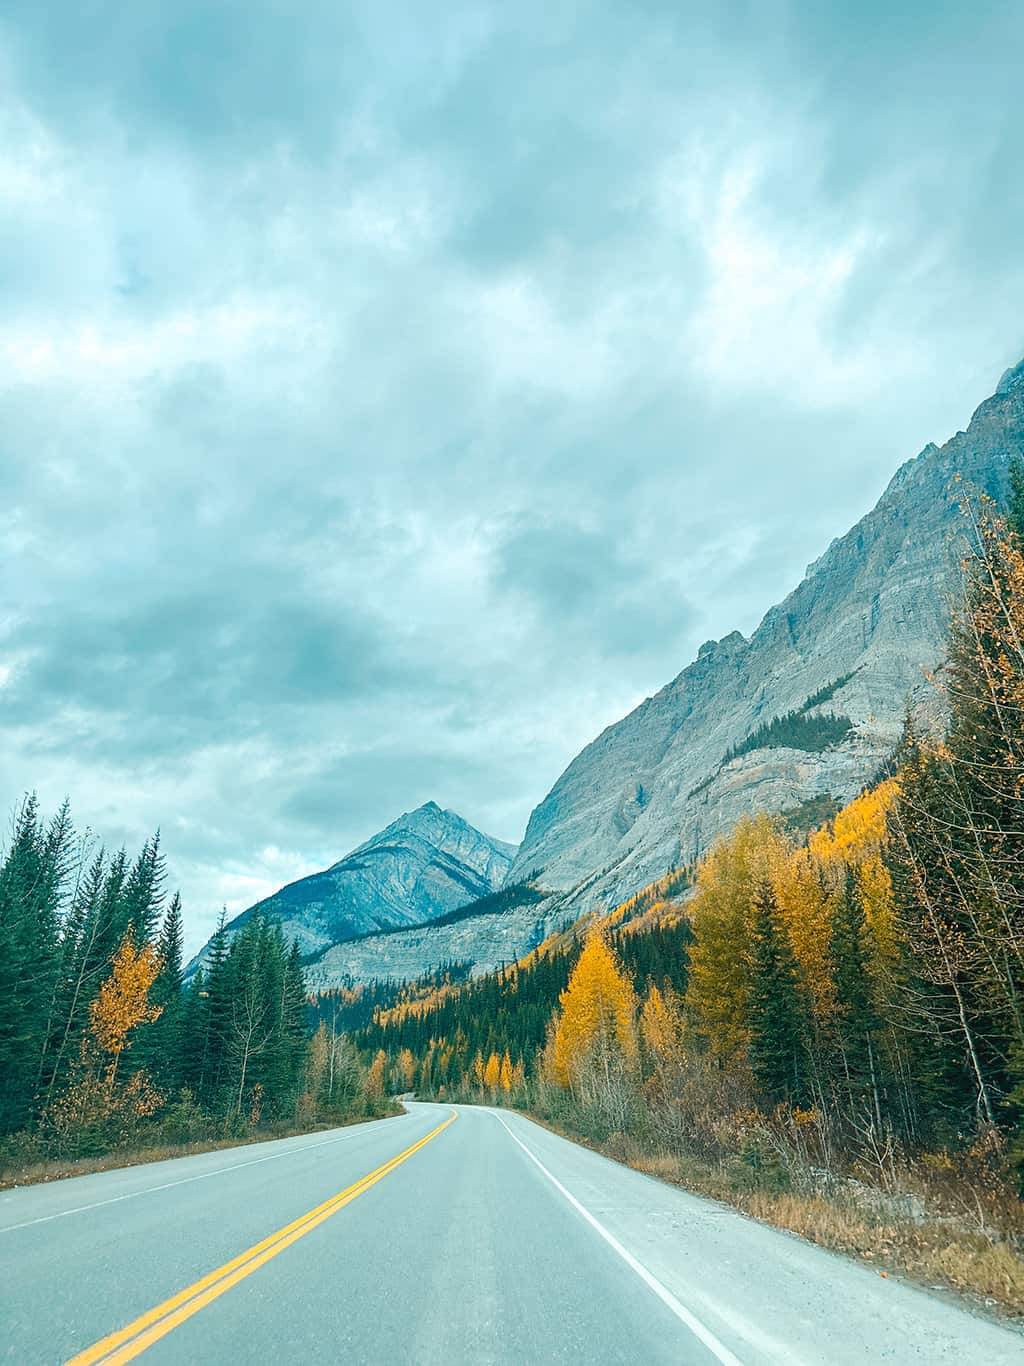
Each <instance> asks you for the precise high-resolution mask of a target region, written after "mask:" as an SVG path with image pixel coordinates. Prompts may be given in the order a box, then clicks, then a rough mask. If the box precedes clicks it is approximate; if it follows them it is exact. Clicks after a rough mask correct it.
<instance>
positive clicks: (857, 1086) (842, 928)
mask: <svg viewBox="0 0 1024 1366" xmlns="http://www.w3.org/2000/svg"><path fill="white" fill-rule="evenodd" d="M866 935H867V920H866V917H865V914H864V906H863V902H862V900H861V895H860V888H859V886H858V883H857V874H856V872H855V870H854V869H853V868H852V867H849V866H847V868H846V870H845V875H844V878H843V886H842V892H841V895H840V896H839V897H838V898H837V899H836V901H835V906H834V910H833V914H832V934H831V943H830V956H831V960H832V981H833V986H834V992H835V1002H836V1022H835V1030H836V1037H837V1044H838V1052H839V1058H840V1063H841V1067H842V1074H843V1077H844V1080H845V1090H846V1093H847V1098H848V1101H849V1103H850V1105H851V1107H852V1108H853V1109H854V1110H855V1111H856V1112H857V1117H858V1118H859V1117H860V1112H861V1111H862V1110H863V1108H864V1105H865V1102H867V1103H868V1104H869V1106H870V1113H871V1115H872V1118H873V1121H874V1123H875V1124H876V1125H877V1126H878V1128H879V1129H881V1127H882V1124H883V1120H882V1106H881V1095H880V1079H879V1066H880V1060H879V1051H878V1029H879V1020H878V1016H877V1013H876V1010H875V1005H874V1000H873V996H872V984H871V977H870V974H869V970H868V956H869V954H868V949H867V946H866V942H865V941H866Z"/></svg>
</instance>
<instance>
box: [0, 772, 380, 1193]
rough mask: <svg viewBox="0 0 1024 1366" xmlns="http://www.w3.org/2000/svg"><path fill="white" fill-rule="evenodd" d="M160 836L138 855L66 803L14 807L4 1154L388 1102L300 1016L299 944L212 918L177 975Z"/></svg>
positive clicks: (260, 928) (229, 1134)
mask: <svg viewBox="0 0 1024 1366" xmlns="http://www.w3.org/2000/svg"><path fill="white" fill-rule="evenodd" d="M165 882H166V872H165V867H164V859H163V856H162V854H161V851H160V841H159V836H154V837H153V838H152V839H150V840H148V841H146V843H145V844H144V846H143V848H142V849H141V850H140V851H139V853H138V855H137V856H136V857H135V858H134V859H130V858H129V857H128V855H127V853H126V851H125V850H123V849H121V850H118V851H116V852H114V853H109V852H108V851H106V850H105V849H103V848H97V847H95V842H94V840H93V839H92V838H91V837H90V836H89V835H88V834H82V835H79V834H77V833H76V831H75V828H74V825H73V823H72V819H71V813H70V809H69V807H68V805H67V804H65V805H64V806H62V807H61V809H60V810H59V811H58V812H57V813H56V814H55V815H54V816H52V817H50V818H49V819H46V818H44V817H43V816H42V815H41V813H40V811H39V807H38V802H37V801H36V798H35V797H34V796H29V797H27V798H26V799H25V800H24V802H23V803H22V805H21V806H20V808H19V809H18V810H17V811H16V812H15V813H14V816H13V817H12V822H11V835H10V840H9V844H8V847H7V851H6V854H5V856H4V858H3V860H2V862H0V1163H2V1166H3V1168H4V1171H5V1172H7V1170H8V1169H10V1170H11V1171H14V1172H18V1171H23V1170H25V1169H26V1168H27V1167H30V1166H31V1164H32V1163H33V1162H37V1163H46V1162H47V1161H51V1162H52V1161H55V1160H56V1161H65V1162H66V1161H68V1160H81V1159H85V1158H89V1157H93V1156H95V1155H97V1154H101V1153H105V1152H108V1151H111V1150H116V1151H122V1152H123V1151H128V1150H133V1149H138V1148H146V1149H149V1148H162V1147H168V1148H174V1147H176V1146H180V1145H186V1146H187V1145H194V1144H197V1143H203V1142H211V1141H230V1140H234V1141H241V1140H243V1139H245V1138H248V1137H251V1136H253V1135H256V1134H270V1133H280V1132H287V1131H288V1130H289V1129H292V1128H308V1127H310V1126H311V1125H314V1124H317V1123H321V1122H326V1121H332V1122H341V1121H344V1120H346V1119H348V1118H352V1117H358V1116H361V1115H364V1114H375V1113H383V1112H385V1111H386V1110H388V1109H389V1107H388V1103H387V1102H386V1101H385V1099H384V1096H383V1091H382V1088H381V1087H380V1085H377V1086H376V1088H375V1086H374V1082H373V1078H371V1077H369V1076H368V1075H367V1072H366V1069H365V1068H364V1067H363V1066H362V1065H361V1062H360V1060H359V1057H358V1055H357V1054H356V1052H355V1049H354V1048H353V1046H352V1044H351V1042H350V1040H349V1039H348V1037H347V1035H346V1034H345V1033H344V1032H343V1031H340V1030H338V1031H335V1030H332V1029H329V1028H328V1026H327V1023H326V1022H325V1021H321V1022H319V1024H318V1025H317V1027H316V1028H313V1029H311V1028H310V1022H309V1019H308V1003H307V993H306V986H305V982H304V979H303V974H302V966H301V963H300V960H299V952H298V948H297V946H296V945H288V944H286V943H285V942H284V939H283V938H282V935H281V930H280V927H279V926H277V925H276V924H273V923H272V922H270V921H268V920H266V919H262V918H260V917H254V918H253V919H251V920H250V921H248V922H247V923H246V924H245V926H244V927H243V928H242V929H241V930H240V931H239V932H238V933H237V934H236V935H234V936H233V937H232V938H231V939H230V942H229V938H228V934H227V931H226V930H225V928H224V923H223V917H222V920H221V924H220V928H219V929H218V931H217V934H216V936H215V937H214V939H213V941H212V944H211V946H210V952H209V955H208V958H207V961H206V963H205V965H204V966H203V967H202V968H200V969H199V970H198V971H197V972H195V973H194V974H193V975H192V976H191V978H190V979H189V980H187V981H186V980H185V973H184V967H183V962H182V906H181V899H180V897H179V896H178V895H176V894H175V895H174V896H172V897H171V898H170V899H169V900H168V899H167V896H166V891H165Z"/></svg>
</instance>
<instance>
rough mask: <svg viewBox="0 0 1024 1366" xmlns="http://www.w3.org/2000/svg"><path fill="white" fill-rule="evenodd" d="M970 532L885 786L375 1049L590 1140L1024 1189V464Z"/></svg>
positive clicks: (709, 866)
mask: <svg viewBox="0 0 1024 1366" xmlns="http://www.w3.org/2000/svg"><path fill="white" fill-rule="evenodd" d="M963 515H964V531H965V538H964V539H965V543H966V549H965V553H964V560H963V592H962V596H961V599H960V602H959V606H958V607H957V610H956V611H955V613H954V617H953V620H952V623H951V631H950V640H949V651H948V661H947V665H946V667H945V670H944V673H943V674H942V676H941V679H940V680H939V681H938V682H937V683H936V686H937V687H940V688H941V695H942V700H943V702H944V705H945V712H946V715H947V717H948V722H947V724H946V725H945V728H944V731H943V732H942V733H941V734H938V733H934V734H933V733H930V732H928V731H926V730H923V729H921V728H919V727H918V726H917V725H916V724H915V723H914V722H913V721H912V720H911V719H909V718H908V721H907V724H906V727H905V733H904V737H903V741H902V743H901V745H900V747H899V750H898V752H897V754H896V755H895V757H894V761H893V764H892V765H891V766H890V772H889V776H883V777H882V778H881V779H880V780H879V781H877V782H876V783H875V784H874V785H873V786H872V787H870V788H869V789H866V790H865V791H863V792H862V793H861V794H860V795H859V796H857V797H856V798H854V799H853V801H851V802H850V803H849V804H848V805H847V806H846V807H844V808H843V809H842V810H840V811H839V812H838V814H836V815H835V816H834V817H833V818H832V819H830V820H828V821H826V822H825V823H824V824H823V825H822V826H821V827H820V828H818V829H817V830H815V831H813V832H812V833H811V834H810V835H809V836H806V837H801V836H800V835H798V834H796V833H794V832H792V831H791V830H787V829H786V827H785V824H784V823H783V822H782V821H781V820H779V819H778V818H770V817H769V816H767V815H763V814H762V815H753V816H750V817H748V818H745V819H744V820H741V821H740V822H739V824H738V825H737V826H736V827H735V828H734V829H733V831H732V832H730V833H729V834H728V835H727V836H726V837H725V838H723V839H722V840H720V841H719V842H718V843H717V844H716V845H715V846H714V847H713V848H712V849H711V850H710V851H709V853H708V854H707V855H706V856H705V857H704V858H703V859H702V860H701V862H700V865H699V867H698V869H697V871H696V876H695V887H694V889H693V893H692V896H690V897H689V898H688V899H687V900H686V903H685V913H684V914H680V912H679V910H678V909H677V910H676V912H675V913H674V914H673V915H672V916H670V917H668V919H667V920H665V921H664V922H663V923H662V925H661V926H657V925H656V924H655V925H654V926H653V927H652V924H651V921H650V918H649V917H648V919H647V920H646V922H645V923H642V924H641V925H640V927H639V928H636V927H633V928H632V929H631V927H629V926H628V925H627V926H624V927H622V928H619V929H613V928H610V926H614V925H615V923H616V917H615V916H614V915H613V916H612V917H609V918H608V920H607V921H606V922H605V923H604V924H602V923H600V922H599V923H598V924H597V926H596V927H592V928H591V929H590V931H589V935H588V934H586V933H585V932H584V929H583V928H581V930H580V931H579V932H578V933H577V935H576V937H575V941H574V940H573V937H572V936H569V937H568V939H566V938H563V939H562V940H560V941H557V942H555V943H554V944H549V945H547V946H542V948H541V949H540V950H538V952H537V953H536V954H535V955H532V956H531V957H530V958H529V959H527V960H526V961H525V962H524V963H522V964H519V965H516V966H515V967H514V968H512V969H508V970H505V971H504V972H501V973H497V974H490V975H489V976H487V977H485V978H482V979H480V980H478V981H476V982H473V983H470V984H468V985H464V986H453V987H452V988H451V989H450V990H448V991H446V992H441V993H433V995H428V996H427V997H426V998H425V999H424V1000H421V1001H419V1002H418V1003H415V1004H413V1005H411V1006H409V1007H407V1008H403V1007H401V1006H399V1007H397V1008H393V1009H391V1010H382V1011H378V1012H377V1015H376V1017H375V1020H374V1022H373V1023H372V1024H371V1025H370V1026H368V1027H367V1028H365V1029H364V1030H363V1031H362V1032H361V1034H360V1036H359V1042H360V1045H361V1046H362V1047H363V1048H364V1049H366V1050H368V1052H369V1053H370V1054H371V1055H373V1056H376V1055H377V1054H378V1053H380V1054H382V1055H383V1057H384V1058H385V1060H386V1065H387V1066H391V1067H395V1066H396V1064H397V1060H398V1058H399V1055H400V1054H401V1055H402V1056H403V1062H402V1071H403V1075H404V1076H406V1077H409V1078H412V1079H414V1080H415V1081H416V1083H417V1084H418V1085H419V1086H421V1087H422V1088H423V1089H424V1090H428V1091H433V1092H434V1093H435V1094H439V1093H442V1088H444V1093H446V1094H452V1093H453V1092H454V1093H465V1094H469V1095H485V1096H488V1095H489V1096H490V1097H491V1098H497V1099H501V1098H502V1096H503V1094H508V1095H509V1097H510V1098H512V1099H516V1100H517V1101H518V1103H520V1104H526V1105H530V1106H533V1107H534V1108H536V1109H538V1110H540V1111H542V1112H543V1111H546V1112H547V1113H549V1114H553V1115H557V1114H558V1113H562V1114H563V1115H564V1114H565V1113H567V1111H566V1107H570V1108H572V1109H573V1113H574V1114H575V1117H576V1119H575V1122H576V1124H577V1127H580V1125H581V1124H583V1123H584V1120H583V1119H581V1116H585V1123H586V1124H587V1125H589V1126H590V1131H591V1132H594V1133H602V1132H603V1133H611V1132H636V1133H640V1132H646V1133H650V1132H653V1131H656V1132H657V1133H658V1134H659V1135H661V1137H662V1138H663V1139H665V1141H669V1140H671V1142H673V1143H675V1144H677V1145H679V1146H680V1147H681V1148H685V1149H686V1150H687V1151H689V1152H692V1153H697V1154H700V1155H702V1156H704V1157H713V1158H715V1160H725V1159H726V1158H728V1157H729V1156H730V1154H731V1155H733V1156H735V1155H737V1154H745V1155H746V1157H745V1159H744V1160H749V1161H751V1162H754V1163H755V1165H756V1164H757V1163H759V1162H761V1161H765V1162H768V1161H769V1160H771V1161H774V1160H775V1158H776V1157H777V1156H778V1154H779V1153H782V1152H784V1153H786V1154H787V1161H788V1160H790V1159H792V1160H793V1161H798V1162H803V1163H804V1166H805V1168H806V1169H807V1170H810V1169H812V1168H814V1169H820V1168H823V1169H826V1170H838V1169H842V1168H844V1167H847V1168H848V1167H849V1166H851V1165H852V1166H854V1167H855V1168H857V1169H859V1170H861V1171H868V1172H869V1173H870V1174H871V1175H872V1176H873V1177H875V1178H877V1179H878V1180H880V1181H882V1182H883V1183H885V1182H891V1181H893V1180H894V1179H895V1172H896V1170H897V1168H898V1167H899V1166H900V1164H901V1163H905V1162H907V1161H909V1160H912V1159H913V1157H914V1155H915V1154H920V1153H924V1152H960V1153H966V1152H968V1151H969V1152H971V1153H978V1152H985V1153H986V1154H989V1155H990V1156H991V1157H992V1161H993V1162H994V1163H996V1165H999V1164H1002V1167H1003V1169H1007V1168H1008V1166H1010V1167H1013V1168H1015V1169H1016V1171H1017V1173H1018V1179H1022V1178H1024V470H1022V468H1021V466H1020V464H1019V463H1016V462H1014V463H1013V464H1012V465H1011V498H1010V504H1009V511H1008V515H1006V516H1001V515H1000V514H999V511H998V509H997V508H996V507H995V506H994V505H993V504H992V503H991V502H988V501H987V500H984V499H981V500H978V499H972V500H965V503H964V509H963ZM676 900H677V902H678V898H677V899H676ZM683 927H685V929H684V928H683ZM506 1056H507V1057H508V1058H509V1059H510V1062H511V1064H512V1066H513V1067H515V1066H516V1064H521V1065H522V1069H521V1074H522V1077H523V1082H522V1085H521V1086H519V1087H518V1088H514V1089H515V1095H514V1096H512V1095H511V1093H510V1092H507V1091H506V1088H505V1087H504V1085H503V1082H502V1062H503V1060H504V1058H505V1057H506ZM495 1060H496V1065H497V1072H496V1071H495ZM495 1077H497V1081H495ZM773 1154H774V1157H773V1156H772V1155H773ZM986 1160H987V1159H986Z"/></svg>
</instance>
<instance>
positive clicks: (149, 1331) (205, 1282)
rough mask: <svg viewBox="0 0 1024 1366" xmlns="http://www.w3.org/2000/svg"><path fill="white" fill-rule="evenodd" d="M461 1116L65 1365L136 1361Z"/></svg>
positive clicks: (96, 1365) (111, 1364) (109, 1365)
mask: <svg viewBox="0 0 1024 1366" xmlns="http://www.w3.org/2000/svg"><path fill="white" fill-rule="evenodd" d="M458 1113H459V1112H458V1111H457V1110H453V1111H452V1113H451V1114H450V1115H449V1116H448V1118H447V1119H446V1120H443V1121H442V1122H441V1123H440V1124H439V1125H438V1126H437V1128H436V1129H431V1131H430V1133H429V1134H427V1135H426V1136H425V1137H423V1138H421V1139H420V1140H419V1141H418V1142H416V1143H413V1144H412V1145H411V1146H410V1147H408V1148H406V1149H405V1150H404V1151H403V1152H400V1153H399V1154H398V1156H397V1157H392V1158H391V1159H390V1160H389V1161H387V1162H384V1163H382V1164H381V1165H380V1166H379V1167H376V1168H375V1169H374V1170H373V1171H372V1172H369V1173H368V1174H367V1175H366V1176H363V1177H361V1178H360V1179H359V1180H358V1181H355V1182H353V1184H352V1185H351V1186H346V1188H345V1189H344V1190H343V1191H339V1192H338V1194H337V1195H332V1196H331V1198H330V1199H329V1200H325V1201H324V1202H323V1204H320V1205H317V1206H315V1208H313V1209H311V1210H308V1211H307V1212H306V1213H305V1214H303V1215H300V1216H299V1218H298V1219H293V1220H292V1222H291V1223H290V1224H285V1226H284V1228H279V1229H278V1230H277V1232H276V1233H272V1234H271V1235H270V1236H269V1237H268V1238H263V1239H262V1240H261V1241H260V1242H258V1243H254V1244H253V1246H252V1247H250V1248H248V1249H247V1250H246V1251H245V1252H242V1253H240V1254H239V1256H237V1257H233V1258H232V1259H231V1261H229V1262H225V1263H224V1265H223V1266H219V1267H218V1268H217V1269H216V1271H211V1272H209V1274H208V1275H206V1276H203V1277H202V1279H201V1280H198V1281H196V1282H195V1283H194V1284H193V1285H190V1286H187V1287H186V1288H185V1289H184V1290H180V1291H179V1292H178V1293H177V1294H176V1295H172V1296H171V1298H170V1299H167V1300H164V1302H163V1303H162V1304H158V1305H156V1306H155V1308H153V1309H149V1310H147V1311H146V1313H145V1314H141V1315H140V1316H139V1317H138V1318H137V1319H134V1320H133V1321H132V1322H131V1323H129V1324H126V1325H125V1327H124V1328H119V1329H118V1330H117V1332H115V1333H110V1334H108V1335H107V1337H105V1338H102V1339H101V1340H100V1341H99V1342H96V1343H94V1344H93V1345H92V1346H91V1347H87V1348H86V1349H85V1351H84V1352H79V1353H78V1355H77V1356H73V1357H71V1358H70V1359H69V1360H68V1361H67V1362H65V1364H64V1366H121V1363H123V1362H126V1361H132V1360H133V1359H134V1358H135V1357H137V1356H139V1355H140V1353H142V1352H144V1351H145V1350H146V1348H147V1347H151V1346H152V1345H153V1343H154V1342H157V1341H158V1340H159V1339H160V1338H162V1337H163V1336H164V1335H165V1334H167V1333H169V1332H170V1331H171V1330H172V1329H173V1328H177V1326H178V1324H180V1323H184V1322H185V1320H186V1319H188V1318H191V1317H192V1315H193V1314H196V1313H198V1312H199V1310H200V1309H203V1308H205V1306H206V1305H208V1304H210V1303H211V1302H212V1301H213V1300H215V1299H217V1297H218V1296H219V1295H223V1294H224V1292H225V1290H230V1289H231V1287H232V1286H233V1285H237V1284H238V1282H239V1281H241V1280H244V1279H245V1277H246V1276H251V1275H252V1273H253V1272H254V1271H255V1270H257V1268H258V1267H261V1266H263V1265H264V1264H265V1263H266V1262H269V1261H270V1260H271V1258H272V1257H276V1256H277V1254H278V1253H279V1252H283V1251H284V1249H285V1248H286V1247H290V1246H291V1245H292V1243H294V1242H297V1241H298V1240H299V1239H300V1238H304V1237H305V1236H306V1234H307V1233H309V1232H311V1230H313V1229H314V1228H316V1227H317V1226H318V1225H319V1224H322V1223H323V1222H324V1220H325V1219H329V1218H330V1217H331V1215H332V1214H336V1213H337V1212H338V1210H340V1209H343V1208H344V1206H345V1205H348V1204H351V1202H352V1201H353V1200H355V1199H357V1198H358V1197H359V1196H360V1195H362V1194H363V1192H364V1191H367V1190H369V1189H370V1187H371V1186H375V1185H376V1184H377V1182H378V1181H382V1180H383V1179H384V1177H385V1176H387V1175H388V1173H389V1172H393V1171H394V1170H395V1168H396V1167H398V1166H401V1164H402V1163H403V1162H405V1161H407V1160H408V1159H409V1158H410V1157H412V1155H413V1153H417V1152H419V1150H420V1149H421V1148H423V1147H425V1146H426V1144H428V1143H429V1142H430V1140H431V1139H432V1138H436V1137H437V1135H438V1134H439V1133H440V1132H441V1131H442V1129H447V1127H448V1125H449V1124H451V1123H452V1121H453V1120H454V1119H455V1118H456V1117H457V1116H458Z"/></svg>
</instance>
